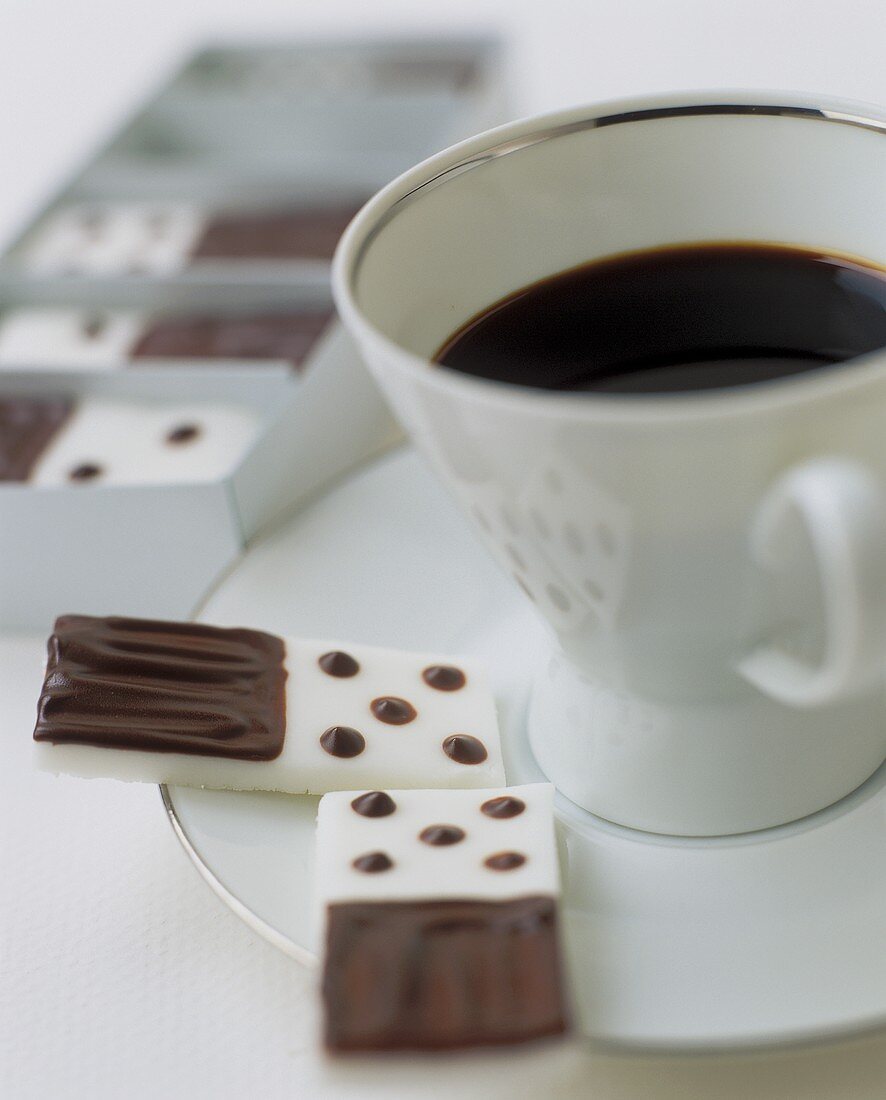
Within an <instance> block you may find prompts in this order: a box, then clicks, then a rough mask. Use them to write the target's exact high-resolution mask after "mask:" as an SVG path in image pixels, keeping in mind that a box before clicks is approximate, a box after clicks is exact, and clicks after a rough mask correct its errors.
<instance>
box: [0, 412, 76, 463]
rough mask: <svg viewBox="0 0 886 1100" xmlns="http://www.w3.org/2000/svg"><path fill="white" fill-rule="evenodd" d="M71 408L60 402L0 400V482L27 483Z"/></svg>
mask: <svg viewBox="0 0 886 1100" xmlns="http://www.w3.org/2000/svg"><path fill="white" fill-rule="evenodd" d="M72 408H73V403H72V402H70V401H63V400H61V399H49V400H44V399H42V398H38V397H5V398H3V399H2V400H0V481H27V479H28V475H29V474H30V473H31V470H32V469H33V468H34V466H35V464H36V462H37V460H38V459H39V458H40V456H41V455H42V454H43V452H44V450H45V449H46V447H47V445H48V443H49V442H50V440H51V439H52V437H53V436H54V435H55V433H56V432H57V431H58V430H59V428H60V427H61V426H62V424H64V422H65V421H66V420H67V418H68V416H69V415H70V413H71V409H72Z"/></svg>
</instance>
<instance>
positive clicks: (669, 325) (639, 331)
mask: <svg viewBox="0 0 886 1100" xmlns="http://www.w3.org/2000/svg"><path fill="white" fill-rule="evenodd" d="M882 347H886V270H883V269H881V268H879V267H877V266H875V265H873V264H870V265H868V264H866V263H864V262H863V261H859V260H855V259H848V258H845V257H841V256H837V255H830V254H828V253H827V252H823V251H813V250H808V249H800V248H793V247H788V246H783V245H775V244H756V243H748V244H744V243H716V244H693V245H681V246H674V247H667V248H660V249H654V250H650V251H645V252H635V253H629V254H625V255H621V256H615V257H610V258H608V259H602V260H598V261H594V262H592V263H588V264H584V265H582V266H581V267H577V268H573V269H572V270H570V271H565V272H562V273H561V274H558V275H553V276H551V277H550V278H547V279H543V280H541V281H540V282H537V283H534V284H532V285H531V286H527V287H524V288H523V289H522V290H519V291H517V292H516V293H514V294H511V295H509V296H508V297H507V298H504V299H503V300H501V301H499V302H496V303H495V304H493V305H491V306H489V308H487V309H485V310H483V311H482V312H480V313H479V314H477V316H476V317H474V318H473V319H472V320H471V321H469V322H468V323H467V324H466V325H464V326H463V327H462V328H460V329H459V330H458V331H457V332H456V333H454V334H453V335H452V336H451V337H450V338H449V339H448V340H447V341H446V343H445V344H444V345H443V346H442V347H441V349H440V350H439V352H438V353H437V354H436V356H435V357H434V359H435V361H436V362H438V363H441V364H443V365H445V366H447V367H452V368H454V369H455V370H458V371H462V372H464V373H465V374H473V375H477V376H479V377H481V378H489V379H494V380H496V381H501V382H510V383H514V384H516V385H521V386H531V387H535V388H538V389H548V390H587V391H595V392H603V393H652V394H654V393H672V392H687V391H692V390H708V389H718V388H723V387H730V386H744V385H748V384H750V383H754V382H764V381H768V380H771V379H775V378H782V377H784V376H786V375H792V374H798V373H801V372H803V371H810V370H814V369H816V368H820V367H822V366H826V365H828V364H832V363H841V362H844V361H845V360H847V359H851V358H853V357H854V356H857V355H862V354H864V353H865V352H870V351H874V350H876V349H878V348H882Z"/></svg>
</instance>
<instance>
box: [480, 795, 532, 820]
mask: <svg viewBox="0 0 886 1100" xmlns="http://www.w3.org/2000/svg"><path fill="white" fill-rule="evenodd" d="M480 809H481V811H482V812H483V813H484V814H486V816H487V817H516V816H517V814H522V813H523V811H524V810H525V809H526V803H525V802H524V801H523V800H522V799H520V798H512V797H511V795H509V794H503V795H501V797H500V798H489V799H487V800H486V801H485V802H484V803H483V805H482V806H481V807H480Z"/></svg>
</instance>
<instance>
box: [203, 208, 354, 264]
mask: <svg viewBox="0 0 886 1100" xmlns="http://www.w3.org/2000/svg"><path fill="white" fill-rule="evenodd" d="M359 209H360V206H359V204H358V205H357V206H318V207H303V208H299V209H295V210H273V211H267V212H263V213H257V214H221V215H219V216H218V217H216V218H213V220H212V221H211V222H210V223H209V224H208V225H207V226H206V229H205V230H204V231H203V236H202V237H201V238H200V239H199V240H198V241H197V244H196V246H195V248H194V251H193V252H192V253H191V258H192V259H195V260H213V259H216V260H225V259H243V260H249V259H253V260H292V259H315V260H327V259H331V258H332V254H333V252H335V246H336V245H337V244H338V239H339V237H340V236H341V235H342V233H344V231H345V228H346V226H347V224H348V222H349V221H350V220H351V218H353V216H354V215H355V214H356V213H357V211H358V210H359Z"/></svg>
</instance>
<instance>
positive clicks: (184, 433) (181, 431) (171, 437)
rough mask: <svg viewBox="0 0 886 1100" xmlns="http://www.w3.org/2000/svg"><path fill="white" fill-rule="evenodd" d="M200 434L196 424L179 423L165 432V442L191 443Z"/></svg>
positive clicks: (176, 443)
mask: <svg viewBox="0 0 886 1100" xmlns="http://www.w3.org/2000/svg"><path fill="white" fill-rule="evenodd" d="M199 434H200V428H199V426H198V425H197V424H179V426H178V427H177V428H173V429H172V431H170V432H167V434H166V442H167V443H173V444H175V445H178V444H180V443H192V442H193V441H194V440H195V439H196V438H197V436H198V435H199Z"/></svg>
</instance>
